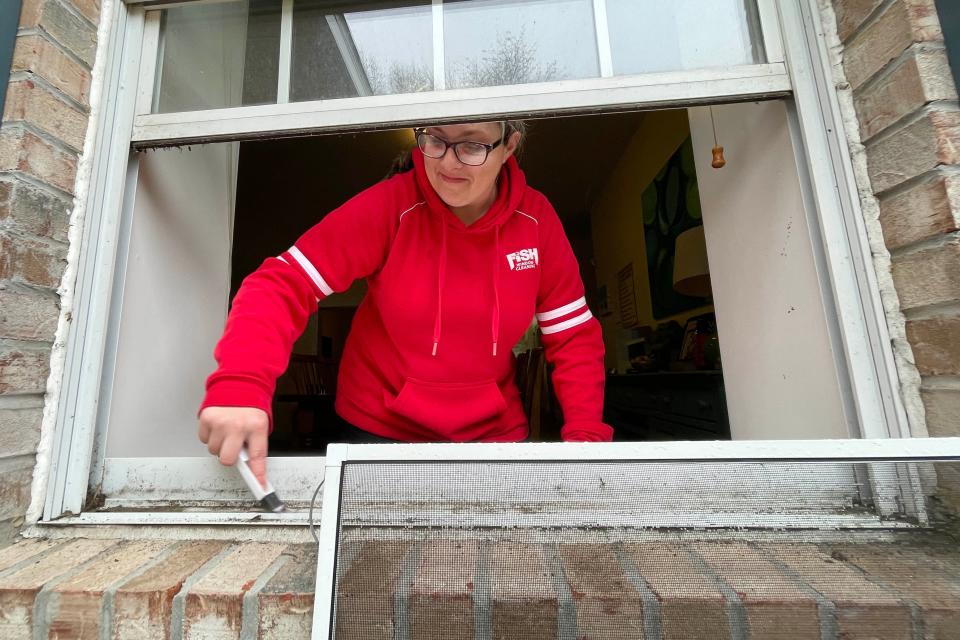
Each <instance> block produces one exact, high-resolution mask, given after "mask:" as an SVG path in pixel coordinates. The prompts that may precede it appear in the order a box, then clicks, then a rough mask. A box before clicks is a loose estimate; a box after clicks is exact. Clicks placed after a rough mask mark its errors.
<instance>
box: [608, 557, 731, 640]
mask: <svg viewBox="0 0 960 640" xmlns="http://www.w3.org/2000/svg"><path fill="white" fill-rule="evenodd" d="M624 549H625V551H626V552H627V555H628V556H629V557H630V558H631V559H632V560H633V561H634V562H635V563H636V565H637V569H639V570H640V575H641V576H643V578H644V579H645V580H646V581H647V584H649V585H650V588H651V589H652V590H653V592H654V593H655V594H656V596H657V598H658V599H659V600H660V622H661V625H662V630H663V640H681V639H683V640H687V639H694V638H697V639H703V640H706V639H707V638H710V639H711V640H720V639H721V638H729V637H730V626H729V621H728V619H727V611H726V600H725V599H724V597H723V594H722V593H721V592H720V590H719V589H718V588H717V586H716V585H715V584H714V583H713V581H712V580H711V579H710V578H708V577H707V576H705V575H703V574H702V573H701V572H700V569H699V568H698V567H697V566H696V565H695V564H694V562H693V561H692V560H691V559H690V557H689V556H688V554H687V552H686V551H685V550H684V549H683V547H682V546H681V545H671V544H659V543H651V544H628V545H624ZM693 612H696V613H693Z"/></svg>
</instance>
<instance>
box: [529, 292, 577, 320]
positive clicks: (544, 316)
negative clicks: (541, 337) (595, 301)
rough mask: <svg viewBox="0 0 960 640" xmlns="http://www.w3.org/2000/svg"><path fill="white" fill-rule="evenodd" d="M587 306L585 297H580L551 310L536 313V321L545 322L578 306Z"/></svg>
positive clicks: (574, 309)
mask: <svg viewBox="0 0 960 640" xmlns="http://www.w3.org/2000/svg"><path fill="white" fill-rule="evenodd" d="M585 306H587V299H586V298H585V297H584V298H580V299H579V300H574V301H573V302H571V303H570V304H565V305H563V306H562V307H557V308H556V309H553V310H552V311H544V312H543V313H538V314H537V322H546V321H548V320H553V319H554V318H559V317H560V316H565V315H567V314H568V313H571V312H573V311H576V310H577V309H579V308H580V307H585Z"/></svg>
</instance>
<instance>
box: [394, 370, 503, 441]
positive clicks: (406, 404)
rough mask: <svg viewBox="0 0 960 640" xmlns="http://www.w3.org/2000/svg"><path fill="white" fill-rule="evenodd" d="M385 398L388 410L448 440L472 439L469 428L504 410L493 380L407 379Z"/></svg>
mask: <svg viewBox="0 0 960 640" xmlns="http://www.w3.org/2000/svg"><path fill="white" fill-rule="evenodd" d="M384 395H385V398H384V400H385V402H386V406H387V408H388V409H390V410H391V411H393V412H394V413H398V414H400V415H401V416H403V417H405V418H408V419H410V420H412V421H413V422H416V423H417V424H420V425H423V426H424V427H427V428H428V429H430V430H431V431H433V432H434V433H438V434H443V435H445V436H448V437H449V438H450V439H451V440H469V439H471V437H472V435H473V434H471V433H470V431H471V429H470V428H469V427H472V426H474V425H476V424H477V423H479V422H483V421H485V420H489V419H490V418H493V417H495V416H497V415H499V414H500V413H503V412H504V411H505V410H506V408H507V403H506V401H505V400H504V399H503V394H502V393H500V388H499V387H498V386H497V383H496V382H494V381H493V380H488V381H484V382H462V383H454V382H447V383H442V382H425V381H423V380H417V379H416V378H407V381H406V382H405V383H404V385H403V388H402V389H400V394H399V395H398V396H397V397H396V398H394V397H392V396H391V395H390V394H388V393H385V394H384Z"/></svg>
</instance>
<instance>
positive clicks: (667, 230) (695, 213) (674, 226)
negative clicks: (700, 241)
mask: <svg viewBox="0 0 960 640" xmlns="http://www.w3.org/2000/svg"><path fill="white" fill-rule="evenodd" d="M642 206H643V231H644V240H645V244H646V250H647V275H648V277H649V279H650V302H651V304H652V307H653V317H654V318H656V319H658V320H659V319H661V318H665V317H667V316H672V315H674V314H677V313H682V312H684V311H689V310H690V309H695V308H697V307H701V306H703V304H704V299H703V298H695V297H691V296H685V295H682V294H679V293H677V292H676V291H674V289H673V253H674V247H675V244H676V240H677V236H679V235H680V234H681V233H683V232H684V231H686V230H687V229H690V228H691V227H696V226H698V225H700V224H703V221H702V219H701V218H702V213H701V210H700V192H699V190H698V188H697V170H696V167H695V166H694V162H693V143H692V142H691V140H690V138H687V139H686V140H685V141H684V143H683V144H681V145H680V148H679V149H677V151H676V152H675V153H674V154H673V155H672V156H671V157H670V159H669V160H668V161H667V163H666V165H664V167H663V169H661V170H660V173H658V174H657V177H656V178H654V180H653V182H651V183H650V185H649V186H648V187H647V189H646V190H645V191H644V192H643V196H642Z"/></svg>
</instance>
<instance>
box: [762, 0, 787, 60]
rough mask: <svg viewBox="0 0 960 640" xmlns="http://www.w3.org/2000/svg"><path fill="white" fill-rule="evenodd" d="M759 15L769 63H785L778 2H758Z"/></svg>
mask: <svg viewBox="0 0 960 640" xmlns="http://www.w3.org/2000/svg"><path fill="white" fill-rule="evenodd" d="M757 13H759V14H760V30H761V31H762V32H763V46H764V49H765V50H766V53H767V62H783V61H784V57H783V39H782V38H781V37H780V15H779V14H778V12H777V0H757Z"/></svg>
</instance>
